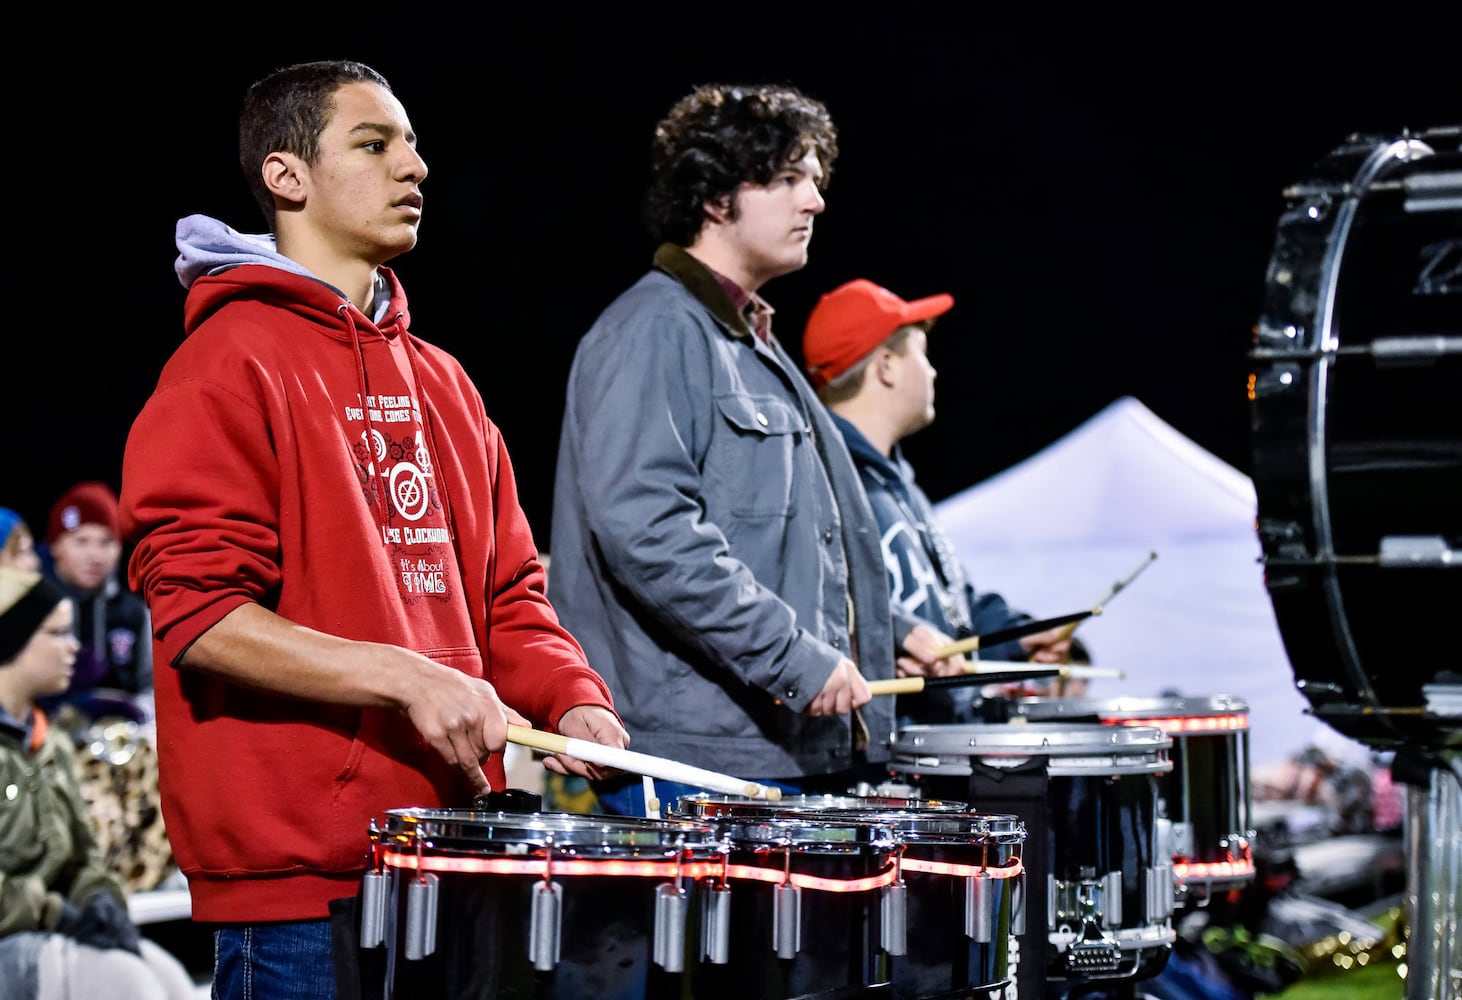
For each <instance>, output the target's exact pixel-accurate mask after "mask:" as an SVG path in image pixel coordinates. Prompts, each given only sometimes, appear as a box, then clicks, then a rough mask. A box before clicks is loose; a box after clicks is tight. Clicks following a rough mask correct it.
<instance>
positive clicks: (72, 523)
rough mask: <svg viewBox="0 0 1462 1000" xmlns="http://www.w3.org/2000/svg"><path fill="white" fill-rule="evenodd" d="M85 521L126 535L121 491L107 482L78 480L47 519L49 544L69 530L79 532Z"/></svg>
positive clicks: (117, 534) (52, 509)
mask: <svg viewBox="0 0 1462 1000" xmlns="http://www.w3.org/2000/svg"><path fill="white" fill-rule="evenodd" d="M83 524H100V525H101V526H102V527H104V528H106V529H107V530H108V531H110V532H111V533H112V537H114V538H120V537H121V536H122V517H121V509H120V504H119V503H118V501H117V494H115V493H113V492H112V488H111V487H110V486H108V485H107V484H106V483H98V482H87V483H77V484H76V485H75V486H73V487H71V488H70V489H69V490H67V491H66V492H65V493H62V494H61V499H59V500H57V501H56V503H55V506H53V507H52V508H51V516H50V517H49V518H47V519H46V544H47V545H50V544H53V543H54V542H55V541H56V539H58V538H60V537H61V536H62V535H64V534H66V533H67V532H68V531H75V530H76V529H77V528H79V527H81V526H82V525H83Z"/></svg>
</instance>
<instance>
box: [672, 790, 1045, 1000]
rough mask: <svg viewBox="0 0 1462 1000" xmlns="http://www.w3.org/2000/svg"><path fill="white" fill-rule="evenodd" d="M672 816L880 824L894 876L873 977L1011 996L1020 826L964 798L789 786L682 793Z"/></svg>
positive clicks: (924, 990)
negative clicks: (889, 836) (892, 848)
mask: <svg viewBox="0 0 1462 1000" xmlns="http://www.w3.org/2000/svg"><path fill="white" fill-rule="evenodd" d="M672 815H677V816H680V817H683V818H685V819H690V820H697V821H699V822H704V823H712V824H717V823H727V822H730V823H736V822H740V821H744V820H747V819H752V818H758V819H759V818H768V817H777V816H812V817H819V818H822V819H829V818H833V819H850V820H855V821H859V822H867V823H872V824H876V825H886V826H888V827H891V828H892V829H893V831H894V834H895V837H896V838H897V842H898V854H897V864H898V869H899V878H898V879H897V880H896V881H895V882H894V883H893V884H891V885H889V886H886V887H885V888H884V889H883V890H882V892H883V899H882V900H881V902H880V907H879V910H878V912H877V914H876V916H877V917H878V929H877V933H876V935H874V940H875V941H876V946H877V956H878V961H877V968H876V970H875V977H876V978H878V979H880V980H883V981H886V982H888V983H889V984H890V989H891V995H892V996H893V997H896V998H909V1000H912V998H916V997H937V996H960V997H967V996H979V997H981V998H987V997H988V998H992V1000H994V998H1005V997H1007V996H1012V997H1013V992H1010V993H1007V991H1008V990H1010V989H1011V987H1012V984H1011V982H1010V980H1009V979H1008V978H1007V971H1008V965H1009V947H1010V921H1011V912H1012V909H1013V907H1014V902H1015V894H1016V889H1015V886H1016V884H1017V883H1018V881H1019V879H1020V876H1021V872H1022V868H1021V847H1022V845H1023V844H1024V843H1025V825H1024V823H1022V822H1021V820H1020V819H1019V818H1018V817H1015V816H1008V815H1007V816H1002V815H983V814H978V813H972V812H970V811H968V806H967V805H966V804H965V803H963V802H953V801H948V800H942V799H918V798H915V799H905V798H893V797H878V796H836V795H792V796H787V797H784V798H783V799H781V800H780V801H778V802H767V801H765V800H762V799H748V798H741V797H737V796H727V795H709V794H707V795H692V796H683V797H681V798H680V799H679V800H678V801H677V803H676V804H675V805H674V807H673V808H672Z"/></svg>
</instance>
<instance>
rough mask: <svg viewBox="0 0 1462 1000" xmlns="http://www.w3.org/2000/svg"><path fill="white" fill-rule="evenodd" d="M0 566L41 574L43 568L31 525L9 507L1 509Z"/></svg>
mask: <svg viewBox="0 0 1462 1000" xmlns="http://www.w3.org/2000/svg"><path fill="white" fill-rule="evenodd" d="M0 566H14V567H15V568H16V569H24V570H29V571H30V572H32V573H37V572H40V568H41V557H40V556H39V555H38V554H37V553H36V539H35V535H34V534H32V532H31V530H30V525H28V524H26V523H25V518H23V517H21V516H20V515H19V514H17V513H16V512H15V511H13V510H11V509H10V508H9V507H0Z"/></svg>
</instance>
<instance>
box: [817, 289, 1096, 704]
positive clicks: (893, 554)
mask: <svg viewBox="0 0 1462 1000" xmlns="http://www.w3.org/2000/svg"><path fill="white" fill-rule="evenodd" d="M953 305H954V298H953V296H950V295H930V296H928V297H927V298H922V299H915V300H914V301H912V302H909V301H905V300H904V299H902V298H900V297H899V296H897V295H895V294H894V293H893V292H891V291H889V290H888V289H886V288H883V287H881V286H879V285H877V284H874V283H873V282H871V281H868V280H867V279H864V278H858V279H856V280H854V281H850V282H848V283H847V284H845V285H841V286H839V287H838V288H835V289H833V290H832V291H831V292H828V293H827V294H826V295H824V296H823V297H822V298H821V299H820V300H819V301H818V303H817V305H816V306H814V307H813V310H812V313H811V314H810V315H809V316H808V319H807V326H806V328H805V330H804V331H803V335H802V356H803V364H804V365H805V367H806V369H807V374H808V377H809V379H810V380H811V381H812V384H813V385H814V386H815V387H816V389H817V394H818V397H819V398H820V399H821V400H822V401H823V402H824V403H826V404H827V406H828V409H830V410H831V411H832V414H833V422H834V423H835V424H837V427H838V430H840V431H841V432H842V435H843V440H844V441H846V442H847V445H848V451H849V452H850V453H851V454H852V456H853V462H854V464H856V465H857V466H858V473H859V476H860V477H861V478H862V480H863V488H864V490H865V491H866V492H867V494H868V499H869V502H870V503H871V504H872V505H873V512H874V515H875V517H877V519H878V527H879V534H880V537H881V540H882V547H883V559H884V565H885V566H886V567H887V569H888V579H889V587H890V591H891V594H892V598H893V612H894V622H895V627H896V637H897V638H898V640H899V642H900V648H901V650H902V651H903V652H904V654H905V655H904V656H901V657H900V658H899V661H898V663H899V669H900V672H902V673H906V674H926V673H933V674H950V673H957V672H959V671H960V670H962V669H963V667H964V665H963V663H962V662H961V661H960V660H959V659H958V658H954V657H950V658H946V659H945V660H935V659H934V656H933V653H934V651H935V650H937V649H938V648H939V647H940V646H943V645H947V644H948V643H949V642H950V640H951V638H956V639H962V638H965V637H967V636H975V635H983V634H986V633H989V632H991V631H994V630H996V629H1001V628H1005V627H1007V626H1011V625H1018V624H1022V623H1024V622H1027V621H1030V620H1031V617H1030V616H1029V615H1027V614H1025V613H1023V612H1018V611H1015V610H1012V609H1011V608H1010V606H1009V605H1008V604H1007V603H1006V602H1005V599H1004V598H1003V597H1001V596H1000V595H999V594H996V593H991V592H986V593H982V594H976V592H975V589H974V587H973V586H972V585H971V584H970V582H969V580H968V579H967V577H966V575H965V571H964V567H963V565H962V564H961V562H960V560H959V557H958V555H957V554H956V553H955V551H954V547H953V546H952V545H951V544H950V542H949V539H948V538H947V537H946V536H945V535H944V532H943V531H941V530H940V528H939V525H938V524H937V523H936V520H935V516H934V509H933V506H932V505H931V504H930V502H929V498H928V497H927V496H926V495H925V494H924V491H923V490H922V489H920V488H919V486H918V484H917V483H916V482H915V481H914V470H913V467H912V466H910V465H909V463H908V461H907V460H906V459H905V458H904V457H903V453H902V452H901V451H900V449H899V442H900V441H902V440H903V439H904V438H905V437H907V436H908V435H910V434H913V433H914V432H915V431H919V430H922V429H924V428H925V427H928V426H929V425H930V424H931V423H932V422H933V421H934V377H935V374H936V373H935V371H934V366H933V365H932V364H930V362H929V357H928V354H927V348H928V340H927V335H928V331H929V328H930V327H931V326H933V324H934V321H935V320H936V319H938V318H939V317H940V316H943V315H944V314H945V313H947V312H948V311H949V310H950V308H951V307H953ZM1070 644H1071V640H1070V638H1069V637H1068V636H1065V635H1064V634H1063V630H1062V629H1060V628H1056V629H1049V630H1047V631H1044V632H1038V633H1036V634H1034V635H1029V636H1026V637H1025V638H1023V639H1020V640H1018V641H1012V642H1009V643H1004V644H1001V645H998V646H992V647H990V648H989V649H982V650H981V655H982V656H985V657H988V658H989V659H994V660H1024V659H1027V658H1029V659H1032V660H1037V661H1042V662H1050V663H1060V662H1061V661H1062V659H1063V658H1064V657H1065V655H1066V652H1067V650H1068V649H1069V648H1070ZM973 690H974V689H972V688H963V689H961V688H943V689H931V690H928V691H925V692H924V693H923V694H922V695H921V696H920V697H918V698H909V699H906V700H903V701H901V702H900V704H899V708H900V715H901V721H905V722H908V721H918V722H930V723H937V722H960V721H977V720H976V719H974V718H973V717H972V716H971V715H970V712H971V711H972V708H973V705H972V698H971V697H970V695H971V694H972V692H973Z"/></svg>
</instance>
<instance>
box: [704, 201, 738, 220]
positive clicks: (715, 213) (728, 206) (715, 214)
mask: <svg viewBox="0 0 1462 1000" xmlns="http://www.w3.org/2000/svg"><path fill="white" fill-rule="evenodd" d="M734 198H735V195H730V194H723V195H721V197H720V198H719V199H714V200H713V199H710V198H708V199H706V202H705V205H704V206H703V207H704V209H705V212H706V218H707V219H709V220H710V221H712V222H715V223H718V224H725V223H727V222H730V221H731V215H732V206H733V204H734V201H733V199H734Z"/></svg>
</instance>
